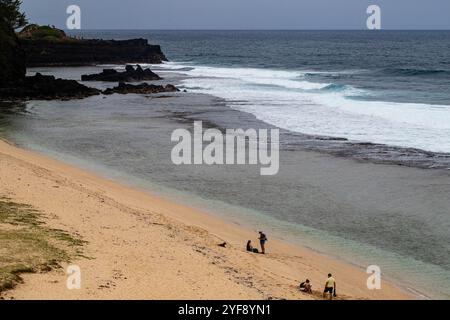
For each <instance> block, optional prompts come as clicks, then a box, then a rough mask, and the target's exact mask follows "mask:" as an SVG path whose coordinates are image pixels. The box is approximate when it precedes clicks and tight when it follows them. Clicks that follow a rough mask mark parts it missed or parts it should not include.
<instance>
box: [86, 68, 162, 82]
mask: <svg viewBox="0 0 450 320" xmlns="http://www.w3.org/2000/svg"><path fill="white" fill-rule="evenodd" d="M81 80H82V81H112V82H134V81H147V80H161V78H160V77H159V76H158V75H157V74H156V73H154V72H153V71H151V70H150V69H145V70H144V69H142V68H141V66H140V65H138V66H137V67H136V69H134V68H133V66H130V65H127V67H126V71H124V72H118V71H116V70H114V69H103V72H102V73H98V74H87V75H82V76H81Z"/></svg>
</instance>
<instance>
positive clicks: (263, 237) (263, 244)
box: [258, 231, 267, 254]
mask: <svg viewBox="0 0 450 320" xmlns="http://www.w3.org/2000/svg"><path fill="white" fill-rule="evenodd" d="M258 239H259V244H260V245H261V253H262V254H265V253H266V242H267V237H266V235H265V234H264V233H263V232H262V231H260V232H259V238H258Z"/></svg>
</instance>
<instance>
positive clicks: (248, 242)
mask: <svg viewBox="0 0 450 320" xmlns="http://www.w3.org/2000/svg"><path fill="white" fill-rule="evenodd" d="M247 251H249V252H252V253H259V251H258V249H256V248H253V246H252V240H248V241H247Z"/></svg>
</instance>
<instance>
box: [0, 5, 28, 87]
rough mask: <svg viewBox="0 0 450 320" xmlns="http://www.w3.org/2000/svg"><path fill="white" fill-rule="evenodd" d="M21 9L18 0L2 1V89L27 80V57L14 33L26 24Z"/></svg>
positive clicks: (0, 16)
mask: <svg viewBox="0 0 450 320" xmlns="http://www.w3.org/2000/svg"><path fill="white" fill-rule="evenodd" d="M19 9H20V1H18V0H0V72H1V73H0V74H1V77H0V87H4V86H8V85H12V84H15V83H18V82H20V81H22V80H23V79H24V78H25V72H26V69H25V56H24V53H23V50H22V49H21V47H20V45H19V41H18V39H17V36H16V34H15V32H14V29H15V28H18V27H20V26H22V25H23V24H24V23H26V18H25V15H24V14H23V13H20V11H19Z"/></svg>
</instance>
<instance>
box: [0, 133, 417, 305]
mask: <svg viewBox="0 0 450 320" xmlns="http://www.w3.org/2000/svg"><path fill="white" fill-rule="evenodd" d="M0 161H1V162H2V166H1V169H0V170H1V173H2V174H1V175H0V177H1V181H2V185H3V186H4V190H2V193H5V194H3V195H2V196H7V197H9V198H11V199H13V200H15V201H18V202H21V203H26V204H29V205H32V206H33V207H35V208H36V209H38V210H40V211H42V212H43V213H44V214H45V217H46V223H48V224H49V225H50V226H52V227H54V228H59V229H63V230H65V231H67V232H70V233H74V234H77V235H79V236H80V237H81V238H82V239H83V240H85V241H87V244H86V245H85V249H86V256H88V257H89V259H78V258H77V259H76V260H75V261H72V263H74V264H77V265H79V266H80V267H81V270H82V289H81V290H67V288H66V286H65V282H66V275H65V274H64V272H63V270H59V271H51V272H49V273H42V274H26V275H23V278H24V280H25V281H24V283H23V284H20V285H18V286H17V287H16V288H15V289H14V290H12V291H7V292H5V293H4V295H3V296H4V297H5V298H6V299H8V298H11V297H14V298H15V299H56V298H58V299H125V298H127V299H196V298H197V299H270V298H273V299H300V300H301V299H311V298H319V299H320V295H321V289H322V286H323V284H322V283H323V282H324V281H325V278H326V274H327V273H328V272H331V273H333V274H334V276H335V277H336V279H337V285H338V290H337V292H338V298H344V299H414V298H417V297H415V296H413V295H411V294H409V293H408V292H405V291H404V290H402V289H400V288H398V287H396V286H395V285H393V284H391V283H389V282H385V281H383V282H382V289H381V290H368V289H367V287H366V279H367V274H366V273H365V272H364V270H361V269H359V268H358V267H356V266H353V265H350V264H347V263H345V262H343V261H340V260H336V259H334V258H331V257H327V256H324V255H322V254H319V253H316V252H314V251H312V250H310V249H307V248H303V247H300V246H294V245H292V244H289V243H286V242H284V241H281V240H278V239H274V238H271V239H270V243H269V251H268V252H269V254H268V255H267V256H262V255H255V254H250V253H247V252H245V250H244V249H245V248H244V247H245V243H246V241H247V240H248V239H254V240H253V242H254V243H256V233H255V231H252V230H249V229H247V228H244V227H242V226H238V225H235V224H232V223H229V222H225V221H223V220H222V219H220V218H218V217H216V216H214V215H213V214H210V213H206V212H203V211H201V210H198V209H194V208H191V207H188V206H185V205H180V204H177V203H174V202H172V201H171V200H170V199H165V198H161V197H159V196H155V195H153V194H150V193H148V192H144V191H141V190H138V189H135V188H131V187H127V186H124V185H121V184H119V183H116V182H113V181H110V180H107V179H104V178H101V177H97V176H96V175H94V174H92V173H90V172H88V171H85V170H81V169H79V168H76V167H73V166H71V165H67V164H65V163H61V162H59V161H56V160H53V159H50V158H47V157H46V156H43V155H41V154H38V153H35V152H31V151H28V150H24V149H20V148H18V147H16V146H13V145H12V144H10V143H9V142H6V141H4V140H0ZM18 176H20V180H19V179H18V178H17V177H18ZM61 208H64V210H61ZM222 242H227V243H228V244H229V245H228V247H227V248H222V247H219V246H218V244H219V243H222ZM63 267H65V266H64V265H63ZM84 270H87V271H84ZM306 278H309V279H311V280H312V284H313V290H314V291H315V292H314V295H313V296H310V295H305V294H302V293H300V292H299V291H298V290H297V286H298V284H299V282H301V281H303V280H304V279H306Z"/></svg>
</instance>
